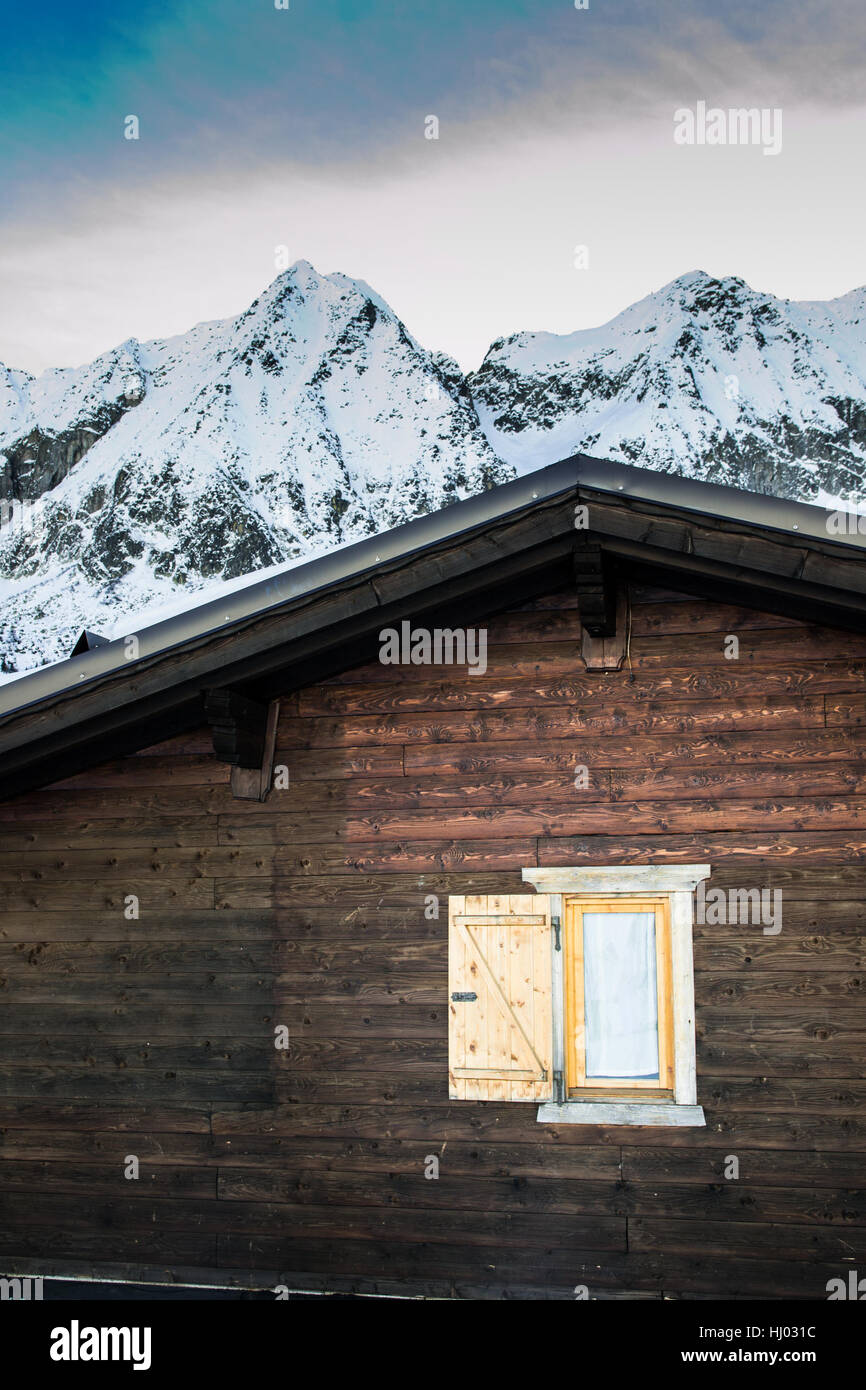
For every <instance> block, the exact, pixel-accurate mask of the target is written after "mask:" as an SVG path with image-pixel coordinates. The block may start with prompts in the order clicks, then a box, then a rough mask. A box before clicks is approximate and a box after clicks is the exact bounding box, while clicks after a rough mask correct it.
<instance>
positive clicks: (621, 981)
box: [0, 456, 866, 1300]
mask: <svg viewBox="0 0 866 1390" xmlns="http://www.w3.org/2000/svg"><path fill="white" fill-rule="evenodd" d="M864 548H866V537H864V536H862V535H861V534H859V532H858V531H857V530H856V528H845V529H841V530H840V528H839V527H838V526H835V525H834V524H833V523H832V519H831V518H830V517H829V516H828V513H827V512H825V511H822V510H821V509H818V508H813V507H808V506H804V505H802V504H797V503H789V502H784V501H780V500H779V499H776V498H769V497H758V496H753V495H750V494H747V493H742V492H737V491H735V490H732V489H728V488H722V487H716V486H713V485H710V484H706V483H696V482H692V481H690V480H687V479H683V478H672V477H668V476H665V475H660V474H658V473H652V472H647V471H644V470H640V469H635V468H629V467H626V466H624V465H620V464H614V463H607V462H602V461H598V460H593V459H589V458H585V457H582V456H577V457H575V458H571V459H568V460H565V461H564V462H562V463H560V464H557V465H555V466H553V467H551V468H547V469H544V470H541V471H539V472H537V473H535V474H532V475H530V476H528V477H525V478H522V479H520V480H518V481H517V482H514V483H509V484H507V485H505V486H502V487H498V488H495V489H493V490H491V491H490V492H488V493H486V494H484V495H482V496H480V497H476V498H472V499H470V500H468V501H465V502H460V503H457V504H455V505H454V506H452V507H450V508H448V509H446V510H445V511H442V512H439V513H437V514H435V515H432V516H428V517H425V518H422V519H421V520H418V521H414V522H411V523H409V524H408V525H406V526H403V527H400V528H399V529H397V530H395V531H392V532H389V533H387V534H385V535H381V536H376V537H373V538H371V539H370V540H367V541H364V542H363V543H361V544H358V545H354V546H350V547H347V548H345V549H343V550H341V551H339V552H337V553H336V554H334V555H332V556H328V557H325V558H323V559H320V560H316V561H313V562H311V563H309V564H304V565H301V566H296V567H286V568H285V569H284V570H281V571H279V572H278V573H276V574H275V575H274V574H272V575H270V576H269V577H267V578H266V579H263V580H261V581H259V582H257V583H253V584H250V585H248V586H247V587H245V588H241V589H236V590H234V591H233V592H230V593H227V594H226V596H225V598H224V599H220V600H218V601H216V602H210V603H207V604H202V605H199V606H198V607H191V608H190V609H189V610H188V611H187V612H185V613H184V614H182V615H181V616H180V617H178V618H174V619H171V620H169V621H168V622H163V623H160V624H158V625H156V626H153V627H150V628H146V629H142V630H140V631H136V630H135V629H132V630H130V632H129V633H128V634H126V635H124V636H123V637H121V638H118V639H116V640H112V641H108V642H106V641H104V640H102V639H99V638H97V639H91V640H85V639H84V638H83V639H82V641H81V642H80V643H79V644H78V645H77V647H76V654H75V655H73V656H71V657H70V659H69V660H66V661H63V662H60V663H58V664H55V665H53V666H49V667H46V668H44V669H42V670H40V671H37V672H35V673H33V674H31V675H28V676H25V677H22V678H19V679H16V680H14V681H11V682H9V683H8V684H7V685H5V686H4V687H2V688H0V794H2V801H0V1078H2V1094H0V1273H2V1274H4V1275H7V1276H13V1275H28V1274H29V1275H33V1276H46V1277H47V1276H52V1275H53V1276H57V1277H65V1278H69V1277H88V1278H93V1277H96V1278H105V1279H119V1280H126V1281H132V1282H139V1283H154V1282H156V1283H168V1282H171V1283H181V1284H182V1283H189V1284H213V1285H222V1286H240V1287H244V1288H249V1289H268V1288H277V1287H281V1288H283V1289H297V1290H313V1291H317V1290H328V1291H334V1290H338V1291H355V1292H361V1293H373V1294H375V1293H379V1294H395V1293H396V1294H403V1295H405V1294H414V1295H418V1296H436V1297H455V1298H463V1299H475V1298H477V1299H481V1298H483V1299H489V1298H541V1299H543V1298H564V1299H573V1298H575V1297H578V1298H580V1297H589V1298H599V1299H606V1298H613V1297H627V1298H647V1299H648V1298H656V1299H658V1298H663V1297H664V1298H670V1297H673V1298H697V1297H711V1298H712V1297H714V1298H720V1299H725V1298H734V1297H758V1298H801V1299H821V1300H823V1299H826V1298H827V1296H828V1294H827V1289H828V1287H829V1284H830V1281H832V1280H838V1279H840V1278H841V1279H846V1278H847V1277H848V1275H849V1272H850V1271H851V1270H852V1269H854V1270H857V1269H859V1270H860V1271H861V1272H862V1273H863V1274H866V1191H864V1187H866V1184H864V1182H863V1181H862V1171H863V1158H864V1151H866V1122H864V1117H866V1008H864V1000H866V908H864V901H863V899H864V886H866V743H864V737H863V722H864V718H866V564H864ZM386 633H390V634H391V635H392V637H393V635H394V634H396V637H395V638H394V641H395V642H396V645H395V646H394V647H393V652H392V656H394V659H389V660H385V659H383V643H384V642H385V641H386V640H390V639H386V638H385V636H383V634H386ZM437 633H438V634H439V636H438V637H437V636H436V634H437ZM461 635H462V636H461ZM470 638H471V641H470ZM461 640H462V641H464V646H461V645H460V641H461ZM437 643H438V644H439V645H438V646H437ZM470 651H471V652H472V653H473V654H474V659H473V660H470ZM437 654H438V656H439V659H438V660H437V659H436V657H437ZM461 657H462V660H461Z"/></svg>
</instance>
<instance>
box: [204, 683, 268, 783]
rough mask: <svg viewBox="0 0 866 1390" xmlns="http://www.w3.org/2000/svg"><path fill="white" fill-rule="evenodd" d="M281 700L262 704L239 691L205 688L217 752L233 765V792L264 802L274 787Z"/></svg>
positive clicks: (206, 708)
mask: <svg viewBox="0 0 866 1390" xmlns="http://www.w3.org/2000/svg"><path fill="white" fill-rule="evenodd" d="M279 712H280V702H279V700H272V701H271V702H270V704H268V705H265V704H259V703H258V701H256V700H250V699H248V698H247V697H246V696H245V695H240V694H239V693H238V692H237V691H235V690H207V691H205V714H206V716H207V720H208V723H209V724H210V727H211V736H212V738H213V747H214V754H215V755H216V757H217V758H218V759H219V761H220V762H223V763H230V764H231V787H232V795H233V796H235V797H238V798H240V799H242V800H244V801H264V800H265V798H266V796H267V794H268V792H269V791H270V787H271V778H272V774H273V767H274V748H275V746H276V738H277V722H278V719H279Z"/></svg>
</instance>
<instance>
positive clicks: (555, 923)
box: [550, 917, 562, 951]
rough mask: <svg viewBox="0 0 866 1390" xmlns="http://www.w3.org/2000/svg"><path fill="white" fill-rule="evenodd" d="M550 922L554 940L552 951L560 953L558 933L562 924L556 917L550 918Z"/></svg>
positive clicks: (560, 946) (560, 944)
mask: <svg viewBox="0 0 866 1390" xmlns="http://www.w3.org/2000/svg"><path fill="white" fill-rule="evenodd" d="M550 920H551V923H552V925H553V935H554V939H555V946H554V950H556V951H561V950H562V943H561V942H560V939H559V933H560V931H561V929H562V922H561V921H560V919H559V918H558V917H551V919H550Z"/></svg>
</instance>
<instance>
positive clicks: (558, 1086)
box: [553, 1071, 565, 1105]
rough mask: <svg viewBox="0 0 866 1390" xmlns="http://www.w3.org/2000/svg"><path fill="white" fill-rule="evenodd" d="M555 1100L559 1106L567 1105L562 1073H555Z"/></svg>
mask: <svg viewBox="0 0 866 1390" xmlns="http://www.w3.org/2000/svg"><path fill="white" fill-rule="evenodd" d="M553 1099H554V1100H555V1101H556V1103H557V1105H564V1104H565V1083H564V1081H563V1078H562V1072H561V1071H555V1072H554V1073H553Z"/></svg>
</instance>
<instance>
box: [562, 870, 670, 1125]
mask: <svg viewBox="0 0 866 1390" xmlns="http://www.w3.org/2000/svg"><path fill="white" fill-rule="evenodd" d="M563 909H564V911H563V919H564V920H563V927H564V931H563V951H564V953H565V959H564V961H563V974H564V979H565V1000H564V1007H565V1058H564V1061H565V1066H564V1091H565V1098H566V1100H575V1099H580V1098H583V1097H587V1098H590V1099H594V1100H603V1099H608V1100H615V1101H617V1100H624V1099H631V1098H634V1099H640V1100H650V1099H651V1098H653V1097H656V1098H659V1099H663V1100H673V1098H674V1001H673V982H672V964H671V923H670V918H671V912H670V899H669V898H668V897H667V896H666V895H665V894H657V895H654V896H652V897H649V896H647V895H645V894H643V895H640V896H632V895H626V894H620V895H616V896H612V897H596V896H594V895H591V894H586V895H585V896H581V897H578V896H576V895H573V894H566V895H564V896H563ZM586 912H594V913H610V914H613V913H617V912H652V913H653V914H654V916H655V953H656V1008H657V1013H656V1017H657V1021H658V1045H659V1074H658V1076H657V1077H653V1078H651V1079H643V1078H634V1077H611V1076H605V1077H602V1076H600V1077H592V1078H589V1079H588V1078H587V1075H586V1041H585V1039H586V1026H585V1025H586V1016H585V1005H584V970H583V964H584V951H583V916H584V913H586Z"/></svg>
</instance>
